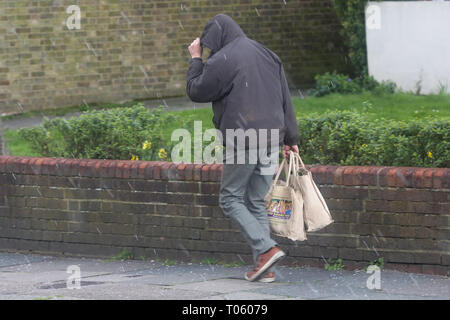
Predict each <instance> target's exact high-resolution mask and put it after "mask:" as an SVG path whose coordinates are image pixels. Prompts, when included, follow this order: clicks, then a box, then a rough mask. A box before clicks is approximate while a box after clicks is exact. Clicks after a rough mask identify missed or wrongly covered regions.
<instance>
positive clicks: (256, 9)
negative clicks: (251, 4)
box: [255, 8, 261, 17]
mask: <svg viewBox="0 0 450 320" xmlns="http://www.w3.org/2000/svg"><path fill="white" fill-rule="evenodd" d="M255 11H256V14H257V15H258V17H260V16H261V15H260V14H259V11H258V8H255Z"/></svg>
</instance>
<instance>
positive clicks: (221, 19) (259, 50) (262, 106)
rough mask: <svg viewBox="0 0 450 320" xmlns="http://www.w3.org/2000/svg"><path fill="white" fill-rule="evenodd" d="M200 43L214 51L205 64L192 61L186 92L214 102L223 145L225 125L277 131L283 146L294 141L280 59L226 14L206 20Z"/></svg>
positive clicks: (292, 118) (295, 131)
mask: <svg viewBox="0 0 450 320" xmlns="http://www.w3.org/2000/svg"><path fill="white" fill-rule="evenodd" d="M200 43H201V45H202V46H204V47H207V48H209V49H210V50H211V55H210V56H209V58H208V60H207V61H206V62H205V63H203V61H202V59H201V58H193V59H190V61H189V70H188V72H187V88H186V89H187V94H188V96H189V97H190V99H191V100H192V101H194V102H212V107H213V113H214V117H213V123H214V126H215V127H216V128H217V129H220V131H221V132H222V135H223V137H224V139H223V144H224V145H225V142H226V136H225V130H226V129H238V128H242V129H243V130H247V129H250V128H254V129H268V131H269V133H270V129H279V143H280V145H282V144H285V145H296V144H297V140H298V126H297V121H296V117H295V112H294V108H293V106H292V101H291V97H290V93H289V88H288V84H287V81H286V77H285V73H284V69H283V65H282V62H281V60H280V58H279V57H278V56H277V55H276V54H275V53H273V52H272V51H270V50H269V49H267V48H265V47H264V46H263V45H261V44H260V43H258V42H256V41H254V40H252V39H250V38H248V37H247V36H246V35H245V33H244V32H243V31H242V29H241V28H240V27H239V25H238V24H237V23H236V22H235V21H234V20H233V19H231V18H230V17H229V16H227V15H224V14H219V15H217V16H215V17H214V18H212V19H211V20H210V21H209V22H208V23H207V24H206V26H205V29H204V31H203V33H202V35H201V38H200ZM268 140H269V139H268ZM268 143H270V142H268ZM258 144H259V143H258ZM246 148H247V147H246Z"/></svg>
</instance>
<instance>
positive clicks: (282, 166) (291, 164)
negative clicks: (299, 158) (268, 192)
mask: <svg viewBox="0 0 450 320" xmlns="http://www.w3.org/2000/svg"><path fill="white" fill-rule="evenodd" d="M290 158H292V155H290ZM293 162H294V161H293V160H291V159H290V161H289V166H287V164H286V158H283V161H281V164H280V167H279V168H278V171H277V174H276V176H275V179H274V180H273V182H272V185H276V184H277V182H278V179H279V178H280V174H281V171H282V170H283V169H284V172H285V174H286V183H285V185H286V186H289V179H290V176H291V170H292V166H293V165H294V163H293ZM286 167H287V168H288V170H286Z"/></svg>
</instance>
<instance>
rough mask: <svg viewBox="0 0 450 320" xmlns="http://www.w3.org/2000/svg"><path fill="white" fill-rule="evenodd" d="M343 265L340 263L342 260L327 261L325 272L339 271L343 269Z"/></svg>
mask: <svg viewBox="0 0 450 320" xmlns="http://www.w3.org/2000/svg"><path fill="white" fill-rule="evenodd" d="M344 267H345V266H344V264H343V263H342V259H337V260H332V259H328V262H327V264H326V265H325V270H327V271H341V270H343V269H344Z"/></svg>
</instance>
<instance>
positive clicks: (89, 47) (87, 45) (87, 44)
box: [84, 41, 98, 57]
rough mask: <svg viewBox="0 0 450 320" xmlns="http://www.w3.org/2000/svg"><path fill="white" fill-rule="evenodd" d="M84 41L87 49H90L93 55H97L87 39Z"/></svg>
mask: <svg viewBox="0 0 450 320" xmlns="http://www.w3.org/2000/svg"><path fill="white" fill-rule="evenodd" d="M84 43H85V44H86V47H88V49H89V50H90V51H92V53H93V54H94V56H96V57H98V55H97V52H95V50H94V48H92V47H91V45H90V44H89V43H88V42H87V41H84Z"/></svg>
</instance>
